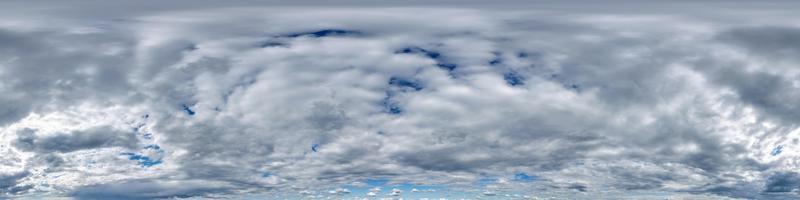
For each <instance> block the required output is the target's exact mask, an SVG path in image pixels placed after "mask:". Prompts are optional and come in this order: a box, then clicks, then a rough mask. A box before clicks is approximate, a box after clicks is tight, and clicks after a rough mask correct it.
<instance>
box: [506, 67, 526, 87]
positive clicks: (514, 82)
mask: <svg viewBox="0 0 800 200" xmlns="http://www.w3.org/2000/svg"><path fill="white" fill-rule="evenodd" d="M503 80H505V81H506V83H508V85H510V86H518V85H524V84H525V78H524V77H522V75H520V74H519V73H517V72H514V71H510V72H506V73H505V74H503Z"/></svg>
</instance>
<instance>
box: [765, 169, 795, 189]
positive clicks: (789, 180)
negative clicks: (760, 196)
mask: <svg viewBox="0 0 800 200" xmlns="http://www.w3.org/2000/svg"><path fill="white" fill-rule="evenodd" d="M798 191H800V174H797V173H795V172H778V173H775V174H773V175H772V176H770V177H769V178H768V179H767V183H766V184H765V185H764V192H769V193H772V192H795V193H796V192H798Z"/></svg>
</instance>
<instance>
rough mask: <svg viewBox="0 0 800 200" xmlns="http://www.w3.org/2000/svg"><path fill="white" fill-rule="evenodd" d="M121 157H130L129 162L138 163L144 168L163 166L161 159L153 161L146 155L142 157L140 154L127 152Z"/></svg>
mask: <svg viewBox="0 0 800 200" xmlns="http://www.w3.org/2000/svg"><path fill="white" fill-rule="evenodd" d="M120 155H123V156H128V160H135V161H138V162H139V165H141V166H142V167H152V166H154V165H158V164H161V160H160V159H159V160H153V159H152V158H150V157H147V156H144V155H140V154H135V153H129V152H125V153H121V154H120Z"/></svg>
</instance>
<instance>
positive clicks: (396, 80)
mask: <svg viewBox="0 0 800 200" xmlns="http://www.w3.org/2000/svg"><path fill="white" fill-rule="evenodd" d="M388 84H389V86H390V88H389V89H388V90H387V91H386V97H384V98H383V102H382V103H383V109H384V111H385V112H387V113H389V114H392V115H398V114H401V113H403V108H402V107H400V105H399V104H398V103H397V102H395V101H394V100H393V99H392V97H394V96H395V93H396V92H410V91H420V90H422V89H424V88H425V87H424V85H423V84H422V83H420V82H419V81H418V80H414V79H407V78H401V77H392V78H390V79H389V83H388Z"/></svg>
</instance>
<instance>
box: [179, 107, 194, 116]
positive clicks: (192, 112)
mask: <svg viewBox="0 0 800 200" xmlns="http://www.w3.org/2000/svg"><path fill="white" fill-rule="evenodd" d="M181 107H182V108H183V111H184V112H186V114H187V115H189V116H192V115H194V114H195V112H194V110H192V108H190V107H189V106H188V105H186V104H181Z"/></svg>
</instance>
